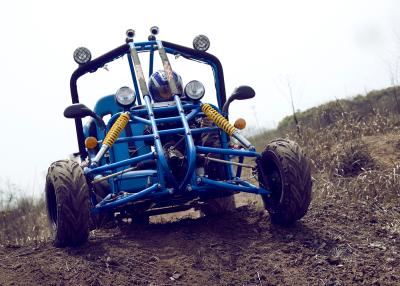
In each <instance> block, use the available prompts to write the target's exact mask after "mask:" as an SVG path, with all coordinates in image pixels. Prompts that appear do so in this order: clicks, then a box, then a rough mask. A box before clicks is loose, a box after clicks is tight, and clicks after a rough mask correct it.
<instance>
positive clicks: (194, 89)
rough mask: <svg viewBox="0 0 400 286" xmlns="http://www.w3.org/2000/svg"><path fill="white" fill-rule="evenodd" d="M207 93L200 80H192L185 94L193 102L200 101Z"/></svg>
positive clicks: (186, 87)
mask: <svg viewBox="0 0 400 286" xmlns="http://www.w3.org/2000/svg"><path fill="white" fill-rule="evenodd" d="M205 92H206V90H205V88H204V85H203V84H202V83H201V82H199V81H198V80H192V81H191V82H189V83H188V84H187V85H186V86H185V94H186V96H187V97H189V98H190V99H192V100H200V99H202V98H203V96H204V93H205Z"/></svg>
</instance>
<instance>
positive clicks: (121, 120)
mask: <svg viewBox="0 0 400 286" xmlns="http://www.w3.org/2000/svg"><path fill="white" fill-rule="evenodd" d="M128 121H129V113H122V114H121V115H120V116H119V117H118V119H117V120H116V121H115V123H114V124H113V126H112V127H111V129H110V131H108V133H107V135H106V138H105V139H104V141H103V144H104V145H107V146H108V147H111V146H112V145H113V144H114V143H115V140H117V138H118V136H119V134H121V131H122V130H123V129H124V128H125V126H126V124H128Z"/></svg>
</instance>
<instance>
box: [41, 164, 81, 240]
mask: <svg viewBox="0 0 400 286" xmlns="http://www.w3.org/2000/svg"><path fill="white" fill-rule="evenodd" d="M45 195H46V204H47V211H48V218H49V221H50V224H51V227H52V230H53V235H54V244H55V246H56V247H65V246H76V245H80V244H82V243H84V242H86V241H87V238H88V235H89V187H88V185H87V183H86V178H85V176H84V175H83V172H82V168H81V167H80V166H79V164H77V163H76V162H73V161H71V160H60V161H57V162H54V163H53V164H51V166H50V168H49V170H48V173H47V177H46V187H45Z"/></svg>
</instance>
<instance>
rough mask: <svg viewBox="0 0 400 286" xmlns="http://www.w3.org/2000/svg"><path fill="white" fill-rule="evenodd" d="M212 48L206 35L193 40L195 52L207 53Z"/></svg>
mask: <svg viewBox="0 0 400 286" xmlns="http://www.w3.org/2000/svg"><path fill="white" fill-rule="evenodd" d="M209 47H210V40H209V39H208V38H207V37H206V36H204V35H198V36H196V37H195V38H194V40H193V48H194V49H195V50H198V51H201V52H205V51H207V50H208V48H209Z"/></svg>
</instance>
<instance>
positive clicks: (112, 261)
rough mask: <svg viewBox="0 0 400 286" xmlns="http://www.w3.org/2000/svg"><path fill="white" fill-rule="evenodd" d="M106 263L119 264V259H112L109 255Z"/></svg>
mask: <svg viewBox="0 0 400 286" xmlns="http://www.w3.org/2000/svg"><path fill="white" fill-rule="evenodd" d="M106 263H107V264H108V265H113V266H118V265H119V263H118V261H116V260H114V259H112V258H111V257H110V256H108V257H107V259H106Z"/></svg>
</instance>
